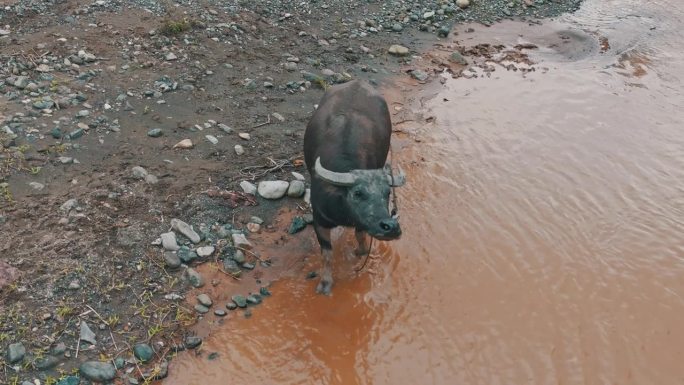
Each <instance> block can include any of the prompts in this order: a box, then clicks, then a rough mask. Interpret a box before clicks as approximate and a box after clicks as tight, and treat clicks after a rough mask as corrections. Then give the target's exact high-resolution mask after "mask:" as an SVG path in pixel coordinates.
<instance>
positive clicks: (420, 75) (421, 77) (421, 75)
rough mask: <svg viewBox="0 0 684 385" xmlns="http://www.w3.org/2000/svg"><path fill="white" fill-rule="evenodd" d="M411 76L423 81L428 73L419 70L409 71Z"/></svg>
mask: <svg viewBox="0 0 684 385" xmlns="http://www.w3.org/2000/svg"><path fill="white" fill-rule="evenodd" d="M411 76H413V78H414V79H416V80H418V81H421V82H424V81H425V80H427V78H428V77H429V75H428V74H427V73H425V72H423V71H421V70H413V71H411Z"/></svg>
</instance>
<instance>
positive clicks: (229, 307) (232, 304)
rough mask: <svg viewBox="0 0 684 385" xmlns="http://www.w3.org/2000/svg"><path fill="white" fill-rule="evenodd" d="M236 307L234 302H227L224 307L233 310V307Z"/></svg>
mask: <svg viewBox="0 0 684 385" xmlns="http://www.w3.org/2000/svg"><path fill="white" fill-rule="evenodd" d="M237 307H238V306H237V305H236V304H235V302H228V303H227V304H226V309H228V310H235V309H237Z"/></svg>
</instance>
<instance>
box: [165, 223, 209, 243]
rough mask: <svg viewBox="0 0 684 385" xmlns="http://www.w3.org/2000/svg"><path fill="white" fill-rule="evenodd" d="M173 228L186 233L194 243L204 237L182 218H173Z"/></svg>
mask: <svg viewBox="0 0 684 385" xmlns="http://www.w3.org/2000/svg"><path fill="white" fill-rule="evenodd" d="M171 228H172V229H174V230H176V231H178V232H179V233H181V234H183V235H185V236H186V237H187V238H188V239H189V240H190V241H191V242H192V243H199V242H200V241H201V240H202V239H201V238H200V236H199V234H197V232H195V230H193V229H192V227H191V226H190V225H189V224H187V223H185V222H183V221H181V220H180V219H176V218H174V219H172V220H171Z"/></svg>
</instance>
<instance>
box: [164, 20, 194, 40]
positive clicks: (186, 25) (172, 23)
mask: <svg viewBox="0 0 684 385" xmlns="http://www.w3.org/2000/svg"><path fill="white" fill-rule="evenodd" d="M192 27H193V23H192V22H191V21H189V20H188V19H183V20H166V21H165V22H164V23H163V24H162V26H161V28H160V29H159V30H160V32H161V33H163V34H164V35H167V36H174V35H178V34H181V33H183V32H187V31H189V30H191V29H192Z"/></svg>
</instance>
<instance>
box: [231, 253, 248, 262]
mask: <svg viewBox="0 0 684 385" xmlns="http://www.w3.org/2000/svg"><path fill="white" fill-rule="evenodd" d="M245 260H246V258H245V253H243V252H242V250H240V249H238V250H235V254H233V261H235V262H237V263H238V264H243V263H245Z"/></svg>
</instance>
